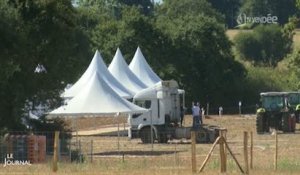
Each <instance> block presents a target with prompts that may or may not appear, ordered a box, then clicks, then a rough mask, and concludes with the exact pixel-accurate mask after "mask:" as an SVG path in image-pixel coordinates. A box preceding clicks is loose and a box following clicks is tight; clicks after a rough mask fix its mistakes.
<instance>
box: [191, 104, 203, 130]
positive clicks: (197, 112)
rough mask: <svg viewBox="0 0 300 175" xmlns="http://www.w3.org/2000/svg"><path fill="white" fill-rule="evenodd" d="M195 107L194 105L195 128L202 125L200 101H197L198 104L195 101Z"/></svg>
mask: <svg viewBox="0 0 300 175" xmlns="http://www.w3.org/2000/svg"><path fill="white" fill-rule="evenodd" d="M192 105H193V107H192V114H193V128H196V127H199V126H200V113H201V110H200V107H199V103H197V105H195V103H194V102H193V103H192Z"/></svg>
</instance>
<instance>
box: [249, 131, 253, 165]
mask: <svg viewBox="0 0 300 175" xmlns="http://www.w3.org/2000/svg"><path fill="white" fill-rule="evenodd" d="M250 169H253V132H252V131H251V132H250Z"/></svg>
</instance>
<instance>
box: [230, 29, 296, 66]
mask: <svg viewBox="0 0 300 175" xmlns="http://www.w3.org/2000/svg"><path fill="white" fill-rule="evenodd" d="M290 40H291V38H289V37H286V36H285V35H284V33H283V31H282V30H281V27H280V26H278V25H276V24H272V25H259V26H257V27H256V28H254V29H253V31H252V32H247V33H245V32H244V33H240V34H238V35H237V36H236V37H235V38H234V43H235V47H236V51H237V54H238V56H239V57H240V58H241V59H244V60H248V61H251V62H253V63H254V64H255V65H267V66H276V65H277V63H278V62H279V61H281V60H282V59H283V58H284V57H285V56H286V55H287V54H288V53H289V52H290V50H291V47H292V45H290V43H291V42H292V41H290Z"/></svg>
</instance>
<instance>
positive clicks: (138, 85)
mask: <svg viewBox="0 0 300 175" xmlns="http://www.w3.org/2000/svg"><path fill="white" fill-rule="evenodd" d="M108 70H109V72H110V73H111V74H112V75H113V76H114V77H115V78H116V79H117V80H118V81H119V82H120V83H121V84H122V85H123V86H124V87H126V88H127V89H128V90H130V91H132V92H133V93H132V94H133V95H134V94H135V93H136V92H138V91H140V90H142V89H145V88H146V87H148V86H146V85H145V84H144V83H143V82H142V81H141V80H140V79H139V78H138V77H137V76H136V75H135V74H134V73H133V72H132V71H131V70H130V69H129V67H128V64H127V63H126V61H125V59H124V57H123V56H122V54H121V51H119V50H117V52H116V54H115V56H114V58H113V60H112V62H111V63H110V65H109V67H108Z"/></svg>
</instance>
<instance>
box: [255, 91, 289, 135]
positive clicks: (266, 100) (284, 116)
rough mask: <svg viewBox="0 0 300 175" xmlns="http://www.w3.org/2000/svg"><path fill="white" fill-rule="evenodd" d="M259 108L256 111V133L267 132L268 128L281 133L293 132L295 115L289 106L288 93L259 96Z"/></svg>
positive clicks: (269, 93)
mask: <svg viewBox="0 0 300 175" xmlns="http://www.w3.org/2000/svg"><path fill="white" fill-rule="evenodd" d="M260 97H261V108H259V109H257V112H256V114H257V117H256V131H257V133H258V134H262V133H264V132H269V129H270V128H274V129H276V130H281V131H283V132H295V114H294V112H295V111H294V110H292V108H291V107H290V104H289V97H290V96H289V93H288V92H265V93H261V94H260Z"/></svg>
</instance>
